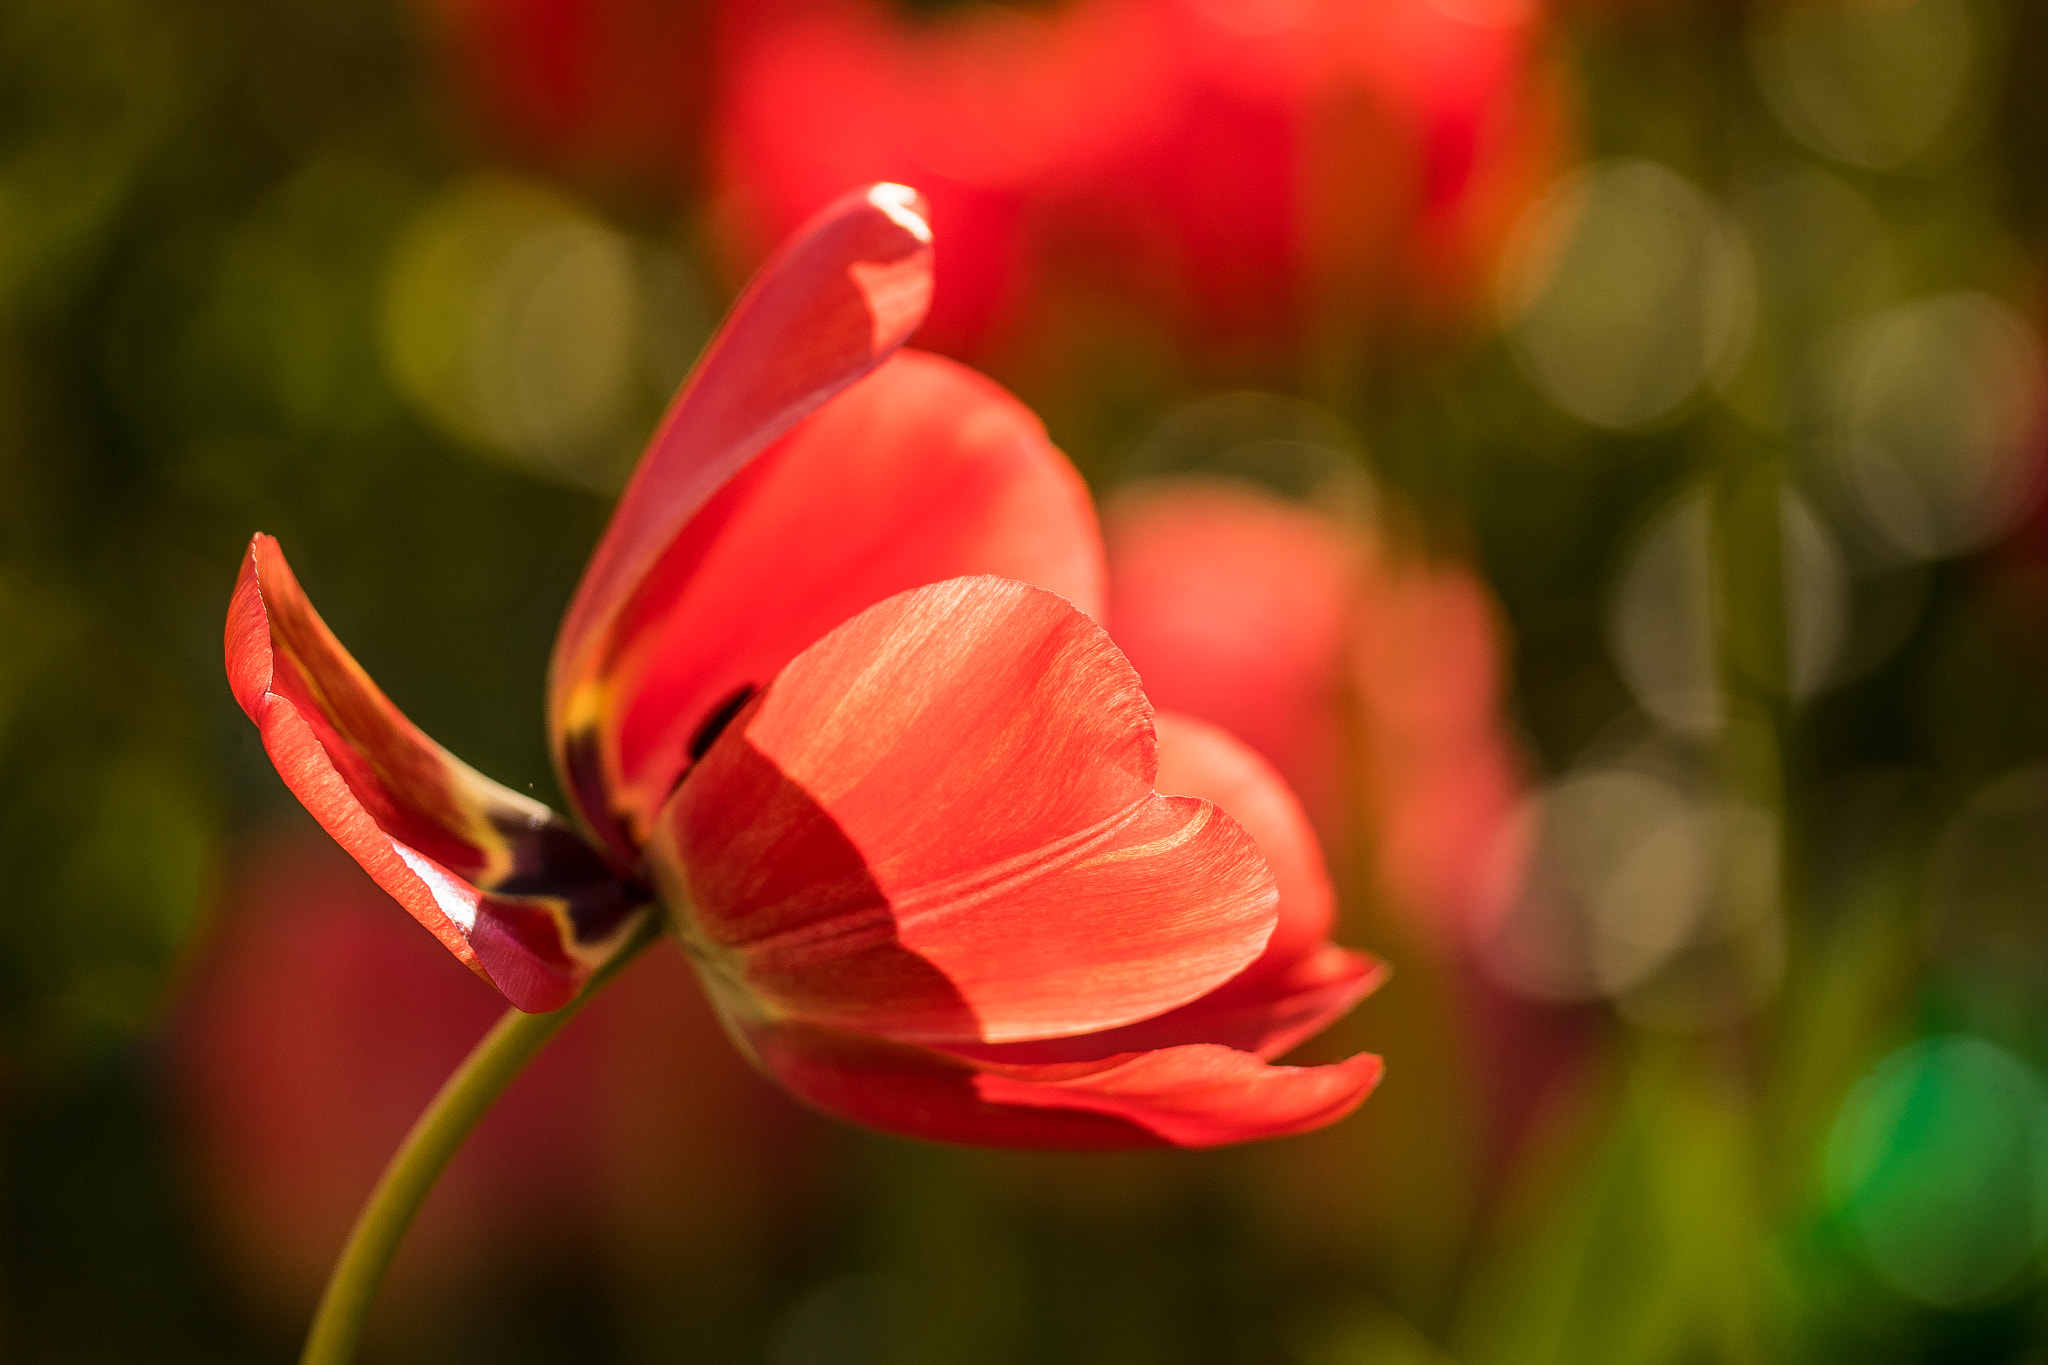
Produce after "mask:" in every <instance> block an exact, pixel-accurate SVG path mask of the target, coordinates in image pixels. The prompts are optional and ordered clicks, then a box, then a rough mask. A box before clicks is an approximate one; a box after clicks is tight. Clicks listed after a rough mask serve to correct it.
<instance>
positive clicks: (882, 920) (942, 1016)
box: [672, 698, 980, 1034]
mask: <svg viewBox="0 0 2048 1365" xmlns="http://www.w3.org/2000/svg"><path fill="white" fill-rule="evenodd" d="M759 705H760V699H759V698H755V699H752V700H750V701H749V702H748V703H747V704H746V705H745V706H744V707H742V708H741V709H740V711H739V713H738V714H737V715H736V716H735V717H734V718H733V719H732V720H731V721H730V722H729V723H728V724H727V726H726V728H725V733H724V735H723V736H722V737H721V738H720V739H719V740H718V741H717V742H716V743H714V744H713V745H711V747H710V749H709V750H708V751H707V752H706V753H705V755H704V757H703V758H702V759H701V760H700V761H699V762H698V763H697V764H696V765H695V766H693V767H692V768H691V769H690V774H689V776H688V777H687V778H685V779H684V781H683V785H682V787H681V788H679V789H678V793H677V794H678V796H679V797H681V796H683V795H684V794H685V793H687V792H688V791H689V790H690V789H691V788H692V787H694V786H696V785H697V784H699V783H703V784H706V786H707V788H708V789H709V790H714V791H716V792H717V793H718V795H719V802H718V806H717V809H716V810H715V811H713V812H708V813H706V816H705V817H702V818H700V819H699V820H698V821H695V822H692V823H691V825H690V826H689V828H690V830H691V835H690V839H691V842H693V843H695V842H697V841H698V840H702V841H703V843H704V844H705V845H707V847H704V848H702V849H684V850H682V852H683V855H684V857H683V861H684V865H686V866H688V867H689V868H690V869H691V872H690V884H689V887H688V895H689V900H690V902H691V905H690V906H688V907H685V906H674V907H672V910H673V911H674V913H676V914H678V915H679V916H680V917H681V918H682V925H681V927H682V930H683V933H684V937H685V942H686V943H687V944H688V945H689V946H690V947H691V949H692V951H693V952H695V953H696V954H697V955H698V956H699V957H700V959H702V960H703V966H704V967H705V968H706V969H707V970H708V971H709V972H710V973H711V974H712V979H713V980H714V981H716V980H719V979H720V978H721V977H722V976H723V975H724V970H725V969H724V968H722V966H721V963H720V961H719V959H720V958H722V957H726V956H728V955H730V956H733V957H741V958H744V959H745V962H746V977H747V988H746V990H747V993H749V994H752V995H754V996H756V997H758V998H760V999H762V1000H763V1001H764V1002H766V1003H767V1005H768V1007H769V1008H770V1009H772V1010H774V1011H776V1012H778V1013H787V1014H790V1015H795V1016H798V1017H803V1018H809V1019H814V1020H817V1021H819V1022H829V1023H832V1024H836V1025H839V1026H842V1027H849V1028H863V1027H866V1026H867V1024H868V1023H869V1022H870V1021H865V1020H862V1019H858V1018H853V1017H848V1016H847V1007H848V1003H849V1002H850V1001H854V1000H861V999H866V1000H872V1001H877V1002H885V1007H886V1010H887V1014H888V1018H889V1024H890V1025H893V1026H895V1027H902V1026H905V1025H913V1026H918V1027H922V1028H926V1029H930V1030H935V1031H941V1032H946V1033H955V1034H957V1033H963V1032H964V1033H970V1034H971V1033H976V1032H979V1031H980V1024H979V1021H978V1020H977V1019H976V1017H975V1013H974V1010H973V1008H972V1007H971V1006H970V1005H969V1004H968V1002H967V1000H966V999H965V998H964V997H963V996H962V995H961V993H960V991H959V990H958V989H957V988H956V987H955V986H954V984H953V982H952V980H951V979H950V978H949V977H947V975H946V974H945V973H944V972H943V971H941V970H940V969H939V968H937V967H936V966H934V965H932V963H930V962H929V961H927V960H926V959H925V958H923V957H921V956H920V955H918V954H917V953H915V952H913V951H911V950H910V949H909V948H907V947H905V946H904V944H903V942H902V940H901V938H900V936H899V933H898V926H897V922H896V911H895V907H894V906H892V905H891V904H890V901H889V897H888V895H887V894H886V893H885V892H884V891H883V890H882V888H881V886H880V885H879V884H878V882H877V880H876V878H875V875H874V873H873V872H872V871H871V870H870V868H869V866H868V863H867V859H866V858H865V857H864V856H863V855H862V853H861V851H860V849H859V848H858V847H856V846H855V844H854V842H853V841H852V840H851V839H850V838H849V837H848V836H847V834H846V832H845V831H844V830H843V829H842V828H841V827H840V825H839V823H838V821H836V820H835V819H833V817H832V816H831V814H830V813H829V812H827V811H826V810H825V808H824V807H823V806H822V805H821V804H820V803H819V802H818V800H817V799H816V798H814V797H813V796H812V795H811V793H810V792H808V791H806V790H804V788H803V787H801V786H799V785H798V784H797V783H796V782H794V781H792V780H791V779H790V778H789V776H788V775H787V774H785V773H784V772H783V771H782V769H781V768H780V767H778V766H777V765H776V764H775V762H774V761H773V760H771V759H769V758H768V757H767V756H766V755H764V754H762V753H761V752H760V751H759V750H758V749H756V748H755V747H754V746H753V745H752V744H751V743H749V742H748V740H747V739H746V728H747V727H746V721H747V719H748V718H749V717H750V716H751V714H752V713H753V711H754V710H755V709H756V708H757V707H759ZM711 846H715V847H716V849H717V854H716V856H707V855H710V854H711ZM692 909H701V910H703V911H706V912H707V913H704V914H701V915H693V914H692V913H691V911H692ZM708 925H719V926H726V927H727V929H728V930H729V931H730V932H727V933H725V934H724V935H723V936H721V937H720V938H717V939H712V938H710V937H709V933H708V932H707V929H706V927H705V926H708ZM727 1003H728V1004H729V1003H731V1002H727ZM888 1031H892V1032H893V1031H894V1028H893V1027H892V1028H890V1029H889V1030H888Z"/></svg>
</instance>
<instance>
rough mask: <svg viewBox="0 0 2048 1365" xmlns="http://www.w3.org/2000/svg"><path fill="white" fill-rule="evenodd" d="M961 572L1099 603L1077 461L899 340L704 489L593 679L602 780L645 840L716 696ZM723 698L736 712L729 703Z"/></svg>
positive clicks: (1026, 414) (1098, 551)
mask: <svg viewBox="0 0 2048 1365" xmlns="http://www.w3.org/2000/svg"><path fill="white" fill-rule="evenodd" d="M974 574H993V575H996V576H998V577H1002V578H1013V579H1017V580H1019V581H1020V582H1025V583H1031V584H1033V585H1035V586H1037V587H1041V588H1045V589H1048V590H1049V591H1052V592H1056V593H1059V594H1060V595H1062V596H1063V597H1066V598H1067V599H1068V600H1070V601H1072V602H1073V603H1074V604H1075V605H1076V606H1078V607H1080V608H1081V609H1082V610H1083V611H1085V612H1088V613H1090V614H1091V615H1097V616H1099V615H1100V614H1101V611H1102V599H1103V595H1104V591H1105V589H1104V580H1105V577H1106V571H1105V569H1104V566H1103V559H1102V539H1101V535H1100V532H1099V531H1098V530H1097V527H1096V522H1095V510H1094V505H1093V503H1092V501H1091V500H1090V498H1089V496H1088V490H1087V487H1086V485H1084V484H1083V483H1082V481H1081V477H1080V475H1079V474H1078V473H1077V472H1076V471H1075V470H1074V467H1073V466H1072V465H1071V464H1070V463H1068V461H1067V459H1066V457H1065V456H1064V455H1062V454H1060V452H1059V451H1058V450H1057V449H1055V448H1054V446H1053V445H1052V443H1051V442H1050V441H1049V440H1047V439H1046V435H1045V429H1044V427H1043V426H1041V425H1040V424H1039V421H1038V419H1037V418H1036V417H1035V416H1033V415H1032V414H1031V412H1030V411H1029V410H1028V409H1026V408H1025V407H1024V405H1023V404H1021V403H1019V402H1018V401H1017V400H1016V399H1014V398H1012V397H1011V396H1010V395H1009V394H1007V393H1005V392H1004V391H1003V390H1002V389H1001V388H999V387H998V386H997V385H995V384H994V383H992V382H991V381H989V380H987V379H984V378H983V377H981V376H980V375H978V374H975V373H974V372H973V371H971V370H968V369H966V368H964V367H962V366H960V365H956V364H954V363H953V362H952V361H949V360H942V359H940V358H939V357H937V356H931V355H923V354H919V353H916V352H910V351H906V352H903V353H901V354H899V355H897V356H895V357H894V358H892V359H891V360H889V361H888V362H887V363H886V364H884V365H883V366H882V367H881V368H880V369H878V370H876V371H875V373H873V374H871V375H869V376H868V377H867V378H866V379H863V380H861V381H860V382H859V383H858V384H855V385H854V386H853V387H852V388H850V389H848V390H847V391H846V392H845V393H842V394H841V395H839V396H838V397H837V398H835V399H834V400H833V401H832V402H831V403H829V404H827V405H826V406H825V407H824V408H823V409H822V410H820V411H819V412H817V413H816V414H814V415H813V416H811V417H810V418H808V419H806V420H805V421H804V422H803V423H802V424H801V425H799V426H798V427H797V428H796V430H794V431H792V432H791V433H790V434H789V435H788V436H786V437H784V438H783V439H782V440H781V441H779V442H778V443H777V444H776V445H775V446H773V447H772V448H770V449H769V450H767V451H765V452H763V453H762V455H761V456H760V457H759V458H757V459H756V460H755V461H754V462H753V463H752V464H751V465H749V466H748V467H747V468H746V469H745V470H743V471H742V472H741V473H740V474H739V475H737V476H736V477H735V478H733V479H732V480H731V481H730V482H729V483H727V484H726V486H725V487H724V488H722V489H721V490H719V492H718V494H717V496H715V497H714V498H713V499H712V500H711V502H710V503H709V504H708V505H707V506H706V507H705V509H704V511H703V512H702V513H701V514H700V515H698V516H697V517H696V518H695V519H693V520H692V521H691V523H690V524H689V525H688V526H687V527H685V528H684V529H683V531H682V532H681V534H679V535H677V536H676V538H675V539H674V540H672V541H671V542H670V543H669V547H668V549H667V551H666V552H665V553H664V554H663V555H662V557H661V560H660V561H659V563H658V564H657V565H656V567H655V569H654V570H653V571H652V572H651V573H650V574H649V575H648V577H647V578H646V579H645V580H644V581H643V582H642V585H641V587H640V589H639V591H637V592H636V593H635V594H634V595H633V597H632V600H631V601H630V603H629V604H628V605H627V606H626V607H625V609H624V610H623V611H622V612H621V614H620V616H619V618H618V624H617V626H616V628H615V630H614V633H613V635H612V637H611V638H612V643H611V645H610V646H609V648H608V652H607V654H606V656H605V658H604V659H603V660H602V661H600V662H599V663H598V665H597V666H598V668H599V670H600V671H599V673H598V674H597V678H598V680H599V681H600V683H601V686H602V687H603V689H604V692H605V695H607V696H608V697H610V698H611V699H612V701H611V704H610V705H609V706H608V707H607V708H606V709H605V711H604V713H603V714H602V716H600V717H597V718H596V719H595V720H594V721H593V728H592V729H591V730H589V731H587V732H585V733H586V735H587V736H588V737H589V738H587V739H582V740H578V741H577V742H579V743H583V744H585V745H586V746H587V744H588V743H589V742H590V740H592V739H594V742H595V746H596V753H595V757H596V759H597V761H598V763H599V764H600V766H601V771H602V777H603V787H604V790H605V792H606V794H607V796H608V798H609V799H610V800H611V802H612V810H613V811H614V812H615V813H617V814H619V815H620V816H621V817H622V818H623V820H624V822H625V824H626V827H627V831H628V833H629V835H630V836H631V837H633V838H634V839H635V840H638V839H641V838H644V837H645V834H646V831H647V830H648V829H649V827H651V825H652V823H653V819H654V815H655V813H656V812H657V811H659V810H660V808H661V805H662V803H663V802H664V801H666V800H667V799H668V795H669V793H670V792H671V791H673V790H674V789H675V784H676V780H677V779H678V778H679V777H680V776H681V775H682V773H683V771H684V769H685V768H686V767H687V766H688V765H689V763H690V762H691V761H692V758H693V754H692V752H691V750H692V748H693V747H694V748H697V749H700V750H701V748H702V747H703V744H704V741H703V740H702V738H701V736H702V735H704V734H705V733H706V732H707V731H706V727H707V723H708V722H709V719H710V718H712V717H713V716H714V715H715V713H716V712H717V710H718V708H719V707H720V705H721V704H722V703H726V702H728V701H729V700H730V699H732V698H735V697H739V696H741V695H742V694H743V691H744V690H745V689H750V688H751V689H758V688H759V687H761V686H762V685H763V684H765V683H767V682H768V680H769V679H771V678H773V677H774V676H775V675H776V674H777V673H779V672H780V671H781V670H782V667H783V665H785V664H787V663H788V662H789V661H790V660H791V659H793V658H795V657H796V655H797V653H798V652H799V651H800V650H802V649H803V648H804V647H805V646H807V645H809V644H810V643H811V642H812V641H814V640H816V639H818V638H819V637H820V636H822V635H824V634H825V633H826V632H827V631H829V630H831V629H832V628H833V627H834V626H837V625H839V624H840V623H841V622H842V621H845V620H846V619H847V618H849V617H851V616H853V615H855V614H856V613H857V612H860V611H862V610H864V609H865V608H867V607H870V606H873V605H874V604H875V603H877V602H879V601H881V600H883V599H884V598H886V597H891V596H893V595H895V594H896V593H899V592H904V591H907V590H908V589H911V588H917V587H922V586H924V585H925V584H927V583H936V582H941V581H943V580H945V579H949V578H959V577H963V576H967V575H974ZM735 709H736V708H735Z"/></svg>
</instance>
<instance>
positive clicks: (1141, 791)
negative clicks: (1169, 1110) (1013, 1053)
mask: <svg viewBox="0 0 2048 1365" xmlns="http://www.w3.org/2000/svg"><path fill="white" fill-rule="evenodd" d="M1157 766H1158V759H1157V743H1156V740H1155V738H1154V734H1153V727H1152V717H1151V708H1150V706H1149V705H1148V704H1147V702H1146V701H1145V698H1144V694H1143V693H1142V692H1141V691H1140V690H1139V687H1138V680H1137V676H1136V674H1135V673H1133V672H1132V670H1131V667H1130V665H1129V663H1128V662H1127V661H1126V660H1125V659H1124V657H1123V655H1122V654H1121V653H1119V652H1118V651H1117V649H1116V647H1115V646H1114V645H1113V644H1111V643H1110V641H1109V638H1108V636H1107V635H1105V634H1104V633H1103V631H1102V629H1101V627H1099V626H1097V625H1096V624H1095V623H1094V622H1093V621H1092V620H1090V619H1089V618H1088V617H1087V616H1085V615H1084V614H1082V613H1081V612H1080V611H1078V610H1076V609H1075V608H1074V607H1073V606H1072V605H1071V604H1069V603H1067V602H1066V601H1064V600H1062V599H1061V598H1059V597H1056V596H1054V595H1053V594H1051V593H1049V592H1046V591H1044V590H1042V589H1038V588H1033V587H1029V586H1027V585H1025V584H1021V583H1014V582H1008V581H1005V580H1002V579H994V578H965V579H956V580H953V581H951V582H947V583H941V584H935V585H932V586H929V587H925V588H920V589H917V590H915V591H912V592H907V593H902V594H899V595H898V596H896V597H892V598H890V599H888V600H887V601H885V602H882V603H880V604H878V605H876V606H874V607H871V608H869V609H868V610H867V611H865V612H863V613H861V614H860V615H859V616H857V617H855V618H854V619H853V620H851V621H849V622H847V623H846V624H844V625H842V626H840V627H839V628H838V629H837V630H835V631H833V632H832V633H831V634H829V635H827V636H826V637H825V638H824V639H822V640H820V641H819V642H818V643H817V644H815V645H813V646H812V647H811V648H810V649H808V650H806V651H804V653H802V654H801V655H799V656H798V657H797V658H796V659H795V660H794V661H793V662H792V663H791V664H790V665H789V667H788V668H786V669H784V670H783V672H782V673H781V675H780V676H778V677H777V678H776V679H775V680H774V681H773V682H772V683H770V684H769V686H768V688H767V690H766V691H765V692H764V693H763V694H762V695H761V696H760V697H758V698H757V699H755V700H754V701H753V702H751V703H749V704H748V707H747V709H746V710H744V711H742V712H741V713H740V715H739V716H738V718H737V719H735V720H734V721H733V722H732V724H731V725H730V726H729V727H728V728H727V729H726V731H725V733H724V734H723V735H722V736H721V737H720V738H719V739H718V740H717V742H716V743H714V744H713V745H712V746H711V747H710V749H709V751H708V752H707V753H706V754H705V757H704V759H703V761H702V762H700V763H699V764H698V766H697V767H696V768H694V769H692V770H691V772H690V774H689V776H688V777H686V778H685V779H684V781H683V783H682V785H681V786H680V787H679V788H677V791H676V795H675V796H674V797H673V798H672V799H671V801H670V802H669V804H668V806H667V807H666V808H664V810H663V812H662V815H661V819H660V821H659V823H658V825H657V828H656V831H655V836H654V838H653V840H652V842H651V843H650V846H649V850H648V858H649V867H650V869H651V871H652V873H653V876H654V878H655V880H656V882H657V884H659V885H660V886H661V888H662V890H663V892H664V893H665V895H666V898H667V900H668V903H669V904H670V905H671V906H673V907H676V909H677V913H678V916H679V919H680V920H681V922H682V933H683V935H684V938H685V941H686V943H687V944H688V945H689V946H690V947H691V948H692V950H693V952H695V953H696V954H697V956H698V957H699V959H700V965H701V966H703V967H704V969H705V970H706V972H707V974H708V975H709V977H710V978H711V981H712V983H713V986H714V989H716V990H719V991H720V993H721V994H722V995H723V996H724V997H725V998H726V1002H727V1007H728V1009H730V1010H732V1011H734V1012H735V1013H738V1014H740V1015H742V1016H755V1017H764V1018H773V1019H791V1020H798V1021H804V1022H809V1023H815V1024H821V1025H829V1026H832V1027H837V1028H843V1029H856V1030H861V1031H865V1032H871V1033H877V1034H881V1035H884V1036H887V1037H890V1038H895V1039H898V1040H902V1041H908V1042H921V1043H955V1042H957V1043H965V1044H973V1043H986V1042H1009V1041H1017V1040H1023V1039H1033V1038H1051V1037H1060V1036H1064V1035H1069V1034H1076V1033H1088V1032H1094V1031H1097V1030H1100V1029H1105V1028H1112V1027H1115V1026H1117V1025H1120V1024H1126V1023H1130V1022H1133V1021H1135V1020H1138V1019H1144V1018H1149V1017H1150V1016H1152V1015H1155V1014H1159V1013H1162V1012H1164V1011H1166V1010H1169V1009H1172V1008H1173V1007H1175V1006H1177V1005H1181V1004H1184V1003H1186V1002H1187V1001H1189V1000H1191V999H1194V998H1195V997H1197V996H1200V995H1202V994H1204V993H1206V992H1207V991H1209V990H1211V989H1213V988H1214V987H1216V986H1218V985H1220V984H1221V983H1222V982H1224V981H1226V980H1228V979H1229V978H1230V977H1232V976H1235V975H1236V974H1237V973H1238V972H1239V971H1241V970H1243V968H1244V967H1245V966H1246V965H1247V964H1249V963H1250V962H1252V961H1253V960H1254V959H1256V958H1257V957H1258V956H1259V954H1260V953H1261V952H1262V951H1263V950H1264V948H1265V945H1266V941H1267V939H1268V938H1270V937H1271V935H1272V932H1273V927H1274V923H1275V919H1276V913H1277V912H1276V909H1275V901H1276V898H1277V893H1276V891H1275V888H1274V882H1273V874H1272V873H1271V872H1270V871H1269V870H1268V869H1267V867H1266V864H1265V861H1264V859H1262V858H1261V857H1260V856H1259V853H1258V849H1257V847H1256V846H1255V845H1254V844H1253V842H1252V840H1251V838H1250V836H1248V835H1247V834H1246V833H1245V831H1244V830H1243V828H1242V827H1241V826H1239V825H1238V824H1237V822H1236V821H1234V820H1232V819H1231V818H1230V817H1229V816H1228V815H1226V814H1224V813H1223V812H1222V811H1220V810H1218V809H1217V808H1216V807H1215V806H1214V805H1212V804H1211V803H1209V802H1207V801H1202V800H1198V799H1194V798H1189V797H1163V796H1159V795H1157V794H1156V793H1155V792H1154V790H1153V780H1154V777H1155V774H1156V771H1157Z"/></svg>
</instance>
